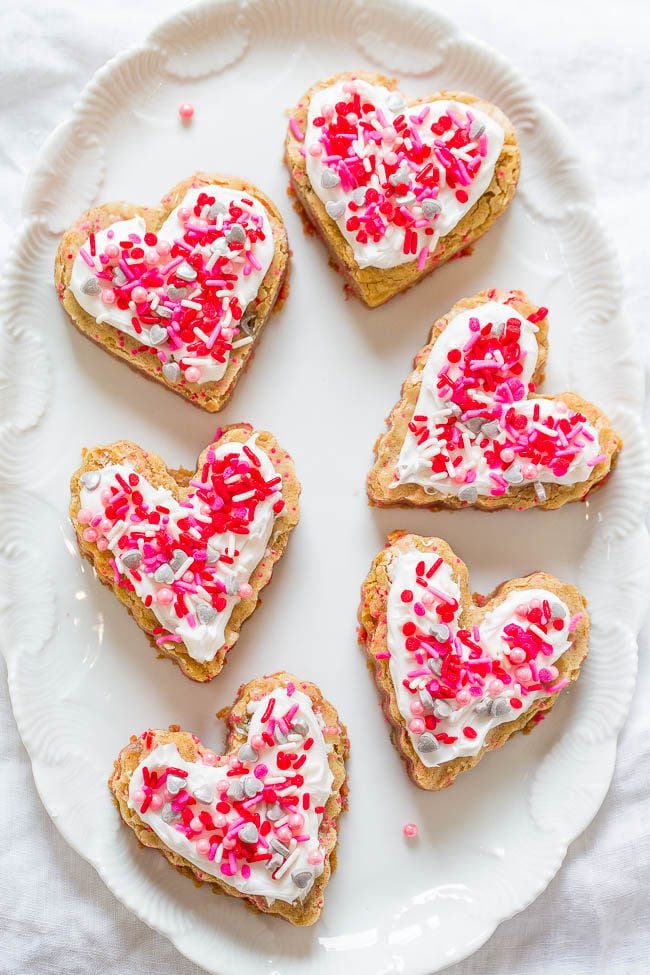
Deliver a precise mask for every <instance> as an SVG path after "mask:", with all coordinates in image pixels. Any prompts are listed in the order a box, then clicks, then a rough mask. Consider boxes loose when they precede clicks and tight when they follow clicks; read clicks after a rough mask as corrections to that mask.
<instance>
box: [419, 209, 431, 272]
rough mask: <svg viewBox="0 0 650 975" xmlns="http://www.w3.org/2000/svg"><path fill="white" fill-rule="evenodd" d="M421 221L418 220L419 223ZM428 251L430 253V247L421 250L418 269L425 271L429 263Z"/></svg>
mask: <svg viewBox="0 0 650 975" xmlns="http://www.w3.org/2000/svg"><path fill="white" fill-rule="evenodd" d="M419 222H420V221H417V223H419ZM417 223H416V226H417ZM425 223H426V221H425ZM428 253H429V249H428V247H423V248H422V250H421V251H420V255H419V257H418V271H423V270H424V265H425V264H426V263H427V254H428Z"/></svg>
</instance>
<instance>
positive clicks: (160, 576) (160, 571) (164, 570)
mask: <svg viewBox="0 0 650 975" xmlns="http://www.w3.org/2000/svg"><path fill="white" fill-rule="evenodd" d="M153 577H154V579H155V581H156V582H160V583H165V584H167V583H170V582H173V581H174V573H173V572H172V567H171V565H167V563H166V562H165V564H164V565H159V566H158V568H157V569H156V571H155V572H154V574H153Z"/></svg>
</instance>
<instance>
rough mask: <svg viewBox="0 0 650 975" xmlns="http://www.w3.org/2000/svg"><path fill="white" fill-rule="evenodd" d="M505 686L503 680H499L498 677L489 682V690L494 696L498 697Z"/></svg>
mask: <svg viewBox="0 0 650 975" xmlns="http://www.w3.org/2000/svg"><path fill="white" fill-rule="evenodd" d="M503 686H504V685H503V681H502V680H499V678H498V677H495V678H494V680H491V681H490V683H489V684H488V686H487V692H488V694H491V695H492V697H497V696H498V695H499V694H500V693H501V691H502V690H503Z"/></svg>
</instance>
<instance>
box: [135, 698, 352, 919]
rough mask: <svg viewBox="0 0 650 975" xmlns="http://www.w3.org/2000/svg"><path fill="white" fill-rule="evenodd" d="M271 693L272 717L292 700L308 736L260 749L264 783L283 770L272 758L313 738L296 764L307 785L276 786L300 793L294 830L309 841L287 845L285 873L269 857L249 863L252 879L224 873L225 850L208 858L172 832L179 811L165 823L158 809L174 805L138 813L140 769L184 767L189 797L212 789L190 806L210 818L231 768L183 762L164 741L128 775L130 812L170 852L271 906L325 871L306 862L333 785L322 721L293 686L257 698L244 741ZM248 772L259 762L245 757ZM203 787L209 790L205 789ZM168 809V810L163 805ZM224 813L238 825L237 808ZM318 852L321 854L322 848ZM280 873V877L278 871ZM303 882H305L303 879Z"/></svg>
mask: <svg viewBox="0 0 650 975" xmlns="http://www.w3.org/2000/svg"><path fill="white" fill-rule="evenodd" d="M271 697H273V698H275V707H274V712H273V713H274V714H275V715H278V714H279V715H285V714H286V713H287V711H289V709H290V708H291V707H293V706H294V705H298V710H297V712H296V714H295V715H294V717H293V718H292V721H293V723H294V724H295V723H296V722H298V721H299V720H300V721H302V722H303V723H304V724H305V725H306V728H307V733H306V734H304V735H303V734H299V735H297V740H296V736H294V740H289V741H288V743H287V744H284V745H278V744H276V745H274V746H272V747H270V748H269V747H268V746H265V748H264V749H263V751H262V753H261V754H260V756H259V762H260V763H263V764H264V765H265V766H267V768H268V770H269V771H268V774H267V775H266V776H264V777H263V778H262V779H261V781H262V782H263V783H264V784H267V783H268V784H269V785H270V786H271V787H273V783H272V782H271V781H270V780H272V779H277V778H280V780H282V779H283V778H284V774H283V773H282V772H279V771H278V769H277V765H276V760H277V756H278V754H279V752H280V751H284V752H292V751H293V752H295V751H300V752H301V754H302V742H303V741H304V740H305V739H306V738H312V739H313V745H312V746H311V748H309V750H308V751H306V752H304V754H306V756H307V759H306V761H305V763H304V764H303V765H302V766H301V767H300V774H301V775H302V777H303V779H304V783H303V785H301V786H293V787H291V788H290V789H289V790H283V789H282V787H281V786H279V787H278V786H277V785H276V788H277V794H278V796H281V795H282V794H283V792H284V793H286V794H287V795H297V796H298V797H299V800H300V801H299V802H298V804H296V806H295V808H296V809H297V810H298V811H299V812H300V814H301V815H302V816H303V817H304V823H303V825H302V827H301V828H300V829H299V830H298V833H297V835H300V836H306V837H308V839H306V840H303V841H301V842H298V841H297V839H296V836H295V835H294V837H293V838H292V839H291V840H289V841H288V842H287V843H286V846H287V848H288V850H289V855H288V857H286V858H285V862H287V863H288V866H287V867H286V869H285V870H284V871H283V870H282V867H279V868H278V870H277V872H276V877H275V879H274V878H273V877H272V875H271V872H270V871H269V870H267V869H266V867H265V862H266V861H258V862H256V863H251V864H249V867H250V876H249V877H248V878H246V877H244V876H242V873H241V870H238V871H237V872H236V873H235V874H234V875H232V876H231V875H224V874H223V873H222V871H221V869H220V868H221V865H222V864H224V865H227V864H228V854H227V851H225V850H224V849H223V848H220V849H219V850H218V852H217V854H216V856H215V858H214V859H213V860H210V859H208V857H207V856H205V855H203V854H201V853H200V852H199V851H198V850H197V846H196V835H195V836H194V838H188V836H187V835H185V834H184V833H182V832H179V831H178V830H177V829H175V823H179V822H182V820H181V819H180V818H179V817H178V816H177V817H175V818H174V819H173V820H172V821H168V822H165V819H164V818H163V814H165V815H166V816H167V817H168V818H169V817H170V815H171V809H170V807H169V806H168V805H167V806H166V807H165V806H163V807H162V808H160V809H154V808H153V807H152V806H150V807H149V808H148V809H147V810H146V811H145V812H140V809H141V807H142V798H141V793H142V790H143V786H144V784H145V783H144V777H143V768H145V767H146V768H147V769H148V771H149V772H153V771H156V770H164V769H166V768H167V767H168V766H171V767H172V768H177V769H181V770H183V771H186V772H187V773H188V774H187V778H186V779H185V780H184V783H183V787H184V788H185V789H186V790H187V791H188V792H189V793H190V794H192V795H196V793H197V792H198V794H199V795H200V796H201V797H203V796H208V795H209V794H211V796H212V798H210V800H209V801H198V802H197V805H195V806H193V807H192V811H193V812H194V814H195V815H196V816H197V817H198V816H199V814H200V812H203V811H207V812H208V813H210V814H211V815H212V816H213V818H214V817H216V816H217V815H218V813H217V810H216V803H217V802H218V801H219V795H218V794H217V790H218V788H219V783H222V782H226V783H227V785H228V786H229V785H230V784H231V783H232V782H233V778H228V777H227V775H226V773H227V771H228V766H227V765H225V766H211V765H204V764H199V763H191V762H185V761H184V760H183V759H182V758H181V757H180V755H179V752H178V749H177V747H176V745H173V744H167V745H160V746H158V747H157V748H155V749H153V751H152V752H150V754H149V755H147V757H146V758H144V759H143V760H142V762H141V763H140V765H138V767H137V768H136V769H135V771H134V773H133V775H132V776H131V780H130V782H129V807H130V808H131V809H135V810H136V811H137V812H138V815H139V816H140V819H142V820H143V821H144V822H145V823H146V824H147V825H148V826H150V827H151V828H152V829H153V830H154V832H155V833H156V835H157V836H158V837H160V839H161V840H162V841H163V843H164V844H165V846H166V847H168V848H169V849H170V850H174V851H175V852H176V853H178V854H180V855H181V856H182V857H184V858H185V859H186V860H189V862H190V863H193V864H194V865H195V866H196V867H198V868H199V870H201V871H203V873H204V874H206V875H212V876H216V877H218V878H219V879H220V880H224V881H225V882H226V883H228V884H230V885H231V886H232V887H234V888H235V889H236V890H238V891H240V892H241V893H243V894H248V895H249V896H252V897H265V898H266V899H267V901H268V903H269V904H271V903H272V902H273V901H274V900H281V901H285V902H286V903H288V904H292V903H294V902H295V901H297V900H302V899H303V898H304V897H306V896H307V894H308V893H309V891H310V890H311V888H312V887H313V884H314V880H315V879H316V878H317V877H318V876H320V874H321V873H322V872H323V862H322V861H321V862H320V863H311V862H310V861H309V859H308V857H309V854H310V853H311V854H313V853H314V851H317V850H320V844H319V829H320V825H321V822H322V819H323V815H322V812H321V813H317V812H315V809H316V808H320V807H324V806H325V804H326V803H327V800H328V799H329V797H330V793H331V789H332V784H333V782H334V777H333V775H332V771H331V769H330V766H329V761H328V751H327V749H328V746H327V745H326V743H325V739H324V738H323V733H322V730H321V726H322V722H321V721H320V720H319V718H318V716H317V715H315V714H314V711H313V708H312V704H311V700H310V698H309V697H307V695H306V694H303V693H302V692H300V691H294V693H293V694H292V695H291V696H289V694H288V692H287V690H286V689H285V688H278V689H276V690H275V691H273V692H272V694H269V695H267V696H266V697H264V698H262V700H261V701H259V702H254V706H255V711H254V713H253V715H252V717H251V721H250V726H249V731H248V741H249V743H250V740H251V738H252V737H253V735H257V734H259V733H260V732H261V731H262V730H263V729H264V727H265V726H263V725H262V720H261V718H262V717H263V715H264V712H265V709H266V707H267V704H268V702H269V700H270V698H271ZM243 764H244V765H245V766H246V767H247V768H248V769H249V770H251V771H252V770H253V768H255V766H256V765H257V759H255V760H253V761H244V763H243ZM203 790H206V791H205V792H204V791H203ZM136 793H140V796H139V797H138V798H135V795H136ZM305 793H308V794H309V808H308V809H305V808H304V806H303V802H302V797H303V795H304V794H305ZM197 800H198V796H197ZM251 808H252V809H254V811H255V812H256V813H259V815H260V817H261V820H262V822H263V821H264V820H265V819H266V818H267V817H266V811H267V808H268V804H267V803H266V801H264V799H263V798H262V799H260V801H259V802H257V803H254V805H253V806H252V807H251ZM290 808H293V807H289V806H287V807H286V808H285V809H283V811H282V817H281V818H280V819H275V820H273V821H272V823H271V825H272V829H271V832H270V833H268V834H267V835H266V837H265V838H264V837H263V838H262V840H265V841H264V842H262V840H258V847H257V852H258V853H260V854H264V853H265V852H267V851H268V849H269V846H268V844H269V841H270V840H271V838H272V837H273V836H275V835H276V829H275V827H276V826H277V824H278V823H282V822H283V820H285V819H286V814H287V812H288V811H289V810H290ZM166 809H167V812H165V810H166ZM225 815H226V818H227V820H228V824H229V825H230V824H232V823H234V822H236V821H237V820H238V819H239V818H240V817H239V815H238V813H237V812H236V811H235V810H234V809H231V811H230V812H229V813H226V814H225ZM205 832H206V831H205V830H204V831H203V832H202V833H201V834H198V835H200V836H202V835H203V834H204V833H205ZM322 852H323V851H321V853H322ZM301 873H303V874H305V873H308V874H309V875H310V879H309V882H308V883H306V884H305V885H304V886H302V887H301V886H298V885H297V884H296V882H295V880H294V877H295V876H296V875H297V874H301ZM280 874H281V875H280ZM301 879H303V880H304V879H305V878H304V877H303V878H301Z"/></svg>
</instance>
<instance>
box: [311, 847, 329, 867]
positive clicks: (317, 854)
mask: <svg viewBox="0 0 650 975" xmlns="http://www.w3.org/2000/svg"><path fill="white" fill-rule="evenodd" d="M324 859H325V854H324V853H323V851H322V850H311V852H310V853H308V854H307V863H312V864H314V866H315V865H316V864H317V863H322V862H323V860H324Z"/></svg>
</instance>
